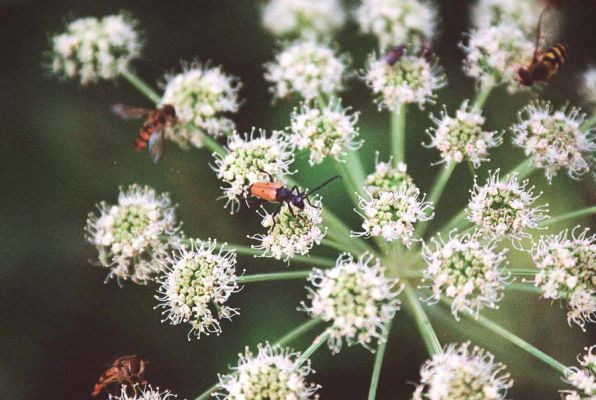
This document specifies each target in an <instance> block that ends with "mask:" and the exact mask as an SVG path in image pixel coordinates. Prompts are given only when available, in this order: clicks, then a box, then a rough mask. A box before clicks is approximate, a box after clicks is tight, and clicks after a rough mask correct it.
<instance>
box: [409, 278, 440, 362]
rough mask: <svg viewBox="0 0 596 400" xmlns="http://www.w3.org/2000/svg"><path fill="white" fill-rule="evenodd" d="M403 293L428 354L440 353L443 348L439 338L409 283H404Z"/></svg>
mask: <svg viewBox="0 0 596 400" xmlns="http://www.w3.org/2000/svg"><path fill="white" fill-rule="evenodd" d="M404 293H405V295H406V301H407V303H408V306H409V308H410V310H411V311H412V314H413V315H414V319H415V320H416V326H417V327H418V330H419V331H420V334H421V335H422V339H423V340H424V344H425V346H426V349H427V350H428V354H429V355H430V356H433V355H435V354H439V353H441V352H442V351H443V348H442V347H441V343H440V342H439V338H438V337H437V334H436V333H435V330H434V329H433V327H432V325H431V323H430V320H429V319H428V317H427V315H426V313H425V312H424V309H423V308H422V304H420V301H419V300H418V298H417V297H416V292H415V291H414V289H412V288H411V287H410V286H409V285H406V286H405V287H404Z"/></svg>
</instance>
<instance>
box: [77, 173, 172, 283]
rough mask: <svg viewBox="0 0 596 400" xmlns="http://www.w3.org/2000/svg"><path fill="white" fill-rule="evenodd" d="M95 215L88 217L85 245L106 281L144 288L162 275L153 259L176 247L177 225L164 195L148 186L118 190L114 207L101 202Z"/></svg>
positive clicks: (168, 200)
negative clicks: (92, 248) (95, 252)
mask: <svg viewBox="0 0 596 400" xmlns="http://www.w3.org/2000/svg"><path fill="white" fill-rule="evenodd" d="M97 208H98V210H99V213H98V214H96V213H93V212H91V213H89V216H88V218H87V226H86V228H85V230H86V232H87V235H86V238H87V241H88V242H89V243H91V244H93V245H94V246H95V247H96V248H97V250H98V251H99V264H100V265H101V266H102V267H104V268H108V269H109V274H108V278H107V279H110V278H117V279H118V280H119V281H120V280H128V279H130V280H132V281H133V282H135V283H139V284H144V283H146V282H147V281H150V280H153V279H154V278H155V276H156V275H157V274H160V273H162V272H163V267H162V265H161V264H160V263H158V262H156V257H160V256H163V255H165V254H167V253H168V252H169V251H170V250H171V249H172V248H173V247H175V245H176V243H177V240H178V239H177V236H176V235H177V234H178V231H179V227H178V224H177V223H176V217H175V213H174V207H173V206H172V204H171V202H170V197H169V196H168V194H167V193H164V194H161V195H158V194H157V193H155V190H153V189H151V188H150V187H148V186H139V185H136V184H135V185H131V186H129V187H128V188H127V189H123V188H120V195H119V196H118V204H115V205H109V204H107V203H106V202H101V203H99V204H98V205H97Z"/></svg>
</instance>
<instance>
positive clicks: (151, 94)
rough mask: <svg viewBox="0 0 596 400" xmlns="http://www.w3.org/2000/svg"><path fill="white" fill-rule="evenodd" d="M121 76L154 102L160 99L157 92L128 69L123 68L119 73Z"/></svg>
mask: <svg viewBox="0 0 596 400" xmlns="http://www.w3.org/2000/svg"><path fill="white" fill-rule="evenodd" d="M121 75H122V77H123V78H124V79H126V80H127V81H128V83H130V84H131V85H133V86H134V87H135V88H136V89H137V90H138V91H139V92H141V93H143V94H144V95H145V96H147V98H148V99H149V100H151V101H152V102H154V103H155V104H159V102H160V101H161V96H160V95H159V94H157V92H156V91H155V90H153V89H152V88H151V87H150V86H149V85H147V84H146V83H145V82H143V80H142V79H141V78H139V77H138V76H136V75H135V74H133V73H132V72H130V71H128V70H126V69H125V70H123V71H122V73H121Z"/></svg>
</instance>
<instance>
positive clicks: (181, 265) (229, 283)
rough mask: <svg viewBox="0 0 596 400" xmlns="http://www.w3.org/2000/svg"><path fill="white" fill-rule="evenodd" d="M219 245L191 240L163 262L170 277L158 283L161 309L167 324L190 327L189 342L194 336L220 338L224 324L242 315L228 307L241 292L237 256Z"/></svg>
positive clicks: (213, 242) (212, 242)
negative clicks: (235, 294) (229, 302)
mask: <svg viewBox="0 0 596 400" xmlns="http://www.w3.org/2000/svg"><path fill="white" fill-rule="evenodd" d="M216 246H217V243H216V242H215V241H212V240H208V241H206V242H203V241H200V240H191V241H190V245H189V246H181V248H180V250H179V251H178V252H176V254H174V255H168V256H166V257H164V258H163V259H162V260H160V262H161V263H162V264H163V265H164V269H165V270H166V274H165V276H164V277H162V278H160V279H159V280H158V282H159V284H160V287H159V289H158V294H157V295H156V296H155V298H156V299H157V300H159V302H160V304H159V306H158V307H160V308H163V309H164V311H163V314H165V315H166V318H165V320H164V321H170V323H171V324H172V325H178V324H181V323H186V324H189V325H190V327H191V330H190V332H189V334H188V339H189V340H190V337H191V335H193V336H196V337H197V338H200V337H201V335H202V334H205V335H209V334H211V333H215V334H218V335H219V334H220V333H221V326H220V321H221V320H222V319H224V318H226V319H232V317H233V316H234V315H237V314H238V310H237V309H235V308H231V307H229V306H228V305H226V302H227V301H228V299H229V297H230V296H231V295H232V293H235V292H238V291H239V290H240V288H239V287H238V283H237V282H236V279H237V277H236V253H235V252H234V251H233V250H224V246H220V247H219V250H218V249H217V247H216Z"/></svg>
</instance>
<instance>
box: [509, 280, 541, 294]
mask: <svg viewBox="0 0 596 400" xmlns="http://www.w3.org/2000/svg"><path fill="white" fill-rule="evenodd" d="M505 289H507V290H513V291H514V292H526V293H533V294H542V289H540V288H539V287H536V286H532V285H524V284H523V283H518V282H513V283H510V284H509V285H505Z"/></svg>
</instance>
